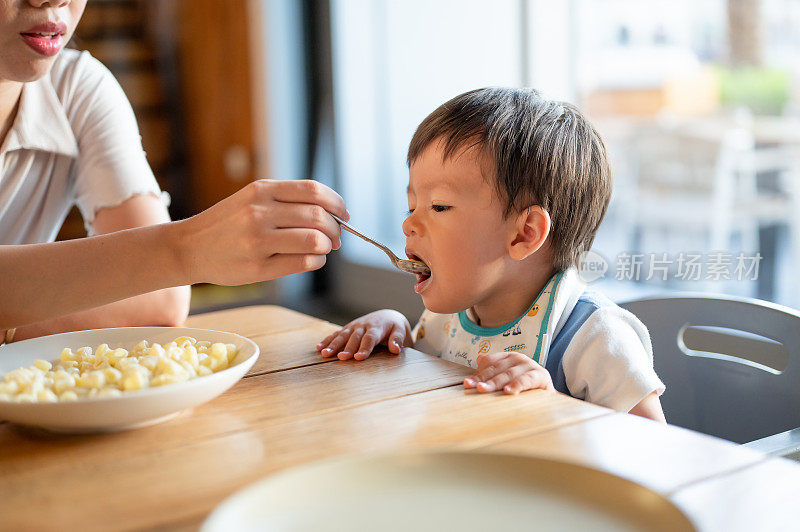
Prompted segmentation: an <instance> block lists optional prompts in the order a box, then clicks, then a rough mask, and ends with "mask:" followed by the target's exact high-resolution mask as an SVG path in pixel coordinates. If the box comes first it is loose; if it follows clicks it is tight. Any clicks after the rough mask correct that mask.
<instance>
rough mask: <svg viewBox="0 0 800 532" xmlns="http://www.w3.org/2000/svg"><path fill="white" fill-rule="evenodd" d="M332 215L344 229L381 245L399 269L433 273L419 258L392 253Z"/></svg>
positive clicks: (382, 247) (426, 273)
mask: <svg viewBox="0 0 800 532" xmlns="http://www.w3.org/2000/svg"><path fill="white" fill-rule="evenodd" d="M331 216H333V219H334V220H336V221H337V222H339V225H341V226H342V228H343V229H344V230H346V231H348V232H350V233H353V234H354V235H356V236H357V237H359V238H361V239H363V240H366V241H367V242H369V243H370V244H372V245H374V246H377V247H379V248H380V249H381V250H382V251H383V252H384V253H386V254H387V255H388V256H389V259H390V260H391V261H392V264H394V266H395V268H397V269H398V270H402V271H404V272H406V273H411V274H417V273H421V274H423V275H430V274H431V269H430V268H428V266H427V265H426V264H425V263H424V262H422V261H418V260H410V259H401V258H399V257H398V256H397V255H395V254H394V253H392V250H391V249H389V248H387V247H386V246H384V245H383V244H381V243H380V242H378V241H377V240H373V239H371V238H370V237H368V236H366V235H365V234H363V233H361V232H360V231H358V230H357V229H355V228H354V227H352V226H351V225H349V224H348V223H347V222H344V221H342V219H341V218H339V217H338V216H336V215H335V214H331Z"/></svg>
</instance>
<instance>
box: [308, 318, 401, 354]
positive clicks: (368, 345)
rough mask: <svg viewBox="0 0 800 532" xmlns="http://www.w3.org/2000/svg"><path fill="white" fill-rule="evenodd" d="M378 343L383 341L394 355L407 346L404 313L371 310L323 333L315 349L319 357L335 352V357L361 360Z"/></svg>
mask: <svg viewBox="0 0 800 532" xmlns="http://www.w3.org/2000/svg"><path fill="white" fill-rule="evenodd" d="M380 343H386V344H387V345H388V346H389V352H390V353H394V354H395V355H396V354H398V353H399V352H400V348H401V347H403V346H406V345H408V346H410V345H411V326H410V325H409V324H408V320H407V319H406V317H405V316H403V315H402V314H400V313H399V312H397V311H396V310H378V311H375V312H371V313H369V314H367V315H366V316H361V317H360V318H358V319H355V320H353V321H351V322H350V323H348V324H347V325H345V326H344V327H343V328H341V329H339V330H338V331H336V332H335V333H333V334H331V335H329V336H327V337H326V338H325V339H324V340H322V341H321V342H320V343H318V344H317V351H319V352H320V354H321V355H322V356H323V357H332V356H334V355H336V354H337V353H338V357H339V360H349V359H351V358H355V359H356V360H364V359H366V358H367V357H369V355H370V353H372V350H373V348H374V347H375V346H376V345H378V344H380Z"/></svg>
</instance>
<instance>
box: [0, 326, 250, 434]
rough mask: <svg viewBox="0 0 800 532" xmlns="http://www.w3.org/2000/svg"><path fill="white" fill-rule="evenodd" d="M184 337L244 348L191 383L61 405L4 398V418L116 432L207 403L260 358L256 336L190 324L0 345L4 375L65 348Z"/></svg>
mask: <svg viewBox="0 0 800 532" xmlns="http://www.w3.org/2000/svg"><path fill="white" fill-rule="evenodd" d="M179 336H191V337H192V338H196V339H197V340H198V341H200V340H208V341H213V342H222V343H226V344H234V345H235V346H236V347H237V348H238V350H239V352H238V354H237V355H236V358H235V359H234V360H233V361H232V362H231V366H230V367H229V368H227V369H224V370H222V371H219V372H217V373H213V374H211V375H207V376H205V377H198V378H196V379H192V380H190V381H186V382H181V383H176V384H169V385H165V386H158V387H154V388H145V389H142V390H136V391H130V392H123V393H122V395H121V396H119V397H107V398H92V399H80V400H78V401H74V402H63V403H62V402H58V403H13V402H7V401H0V419H2V420H6V421H11V422H13V423H19V424H21V425H28V426H33V427H41V428H44V429H48V430H52V431H56V432H111V431H117V430H123V429H131V428H136V427H141V426H145V425H150V424H153V423H158V422H160V421H164V420H166V419H169V418H171V417H173V416H176V415H177V414H178V413H179V412H180V411H182V410H185V409H187V408H192V407H195V406H197V405H199V404H202V403H205V402H206V401H209V400H211V399H213V398H214V397H216V396H218V395H220V394H221V393H222V392H224V391H225V390H227V389H228V388H230V387H231V386H233V385H234V384H236V382H237V381H238V380H239V379H241V378H242V376H244V374H245V373H246V372H247V370H249V369H250V368H251V367H252V366H253V363H254V362H255V361H256V359H257V358H258V353H259V350H258V345H256V343H255V342H253V341H252V340H249V339H248V338H245V337H243V336H239V335H238V334H233V333H229V332H223V331H211V330H207V329H192V328H188V327H118V328H113V329H94V330H90V331H76V332H69V333H62V334H54V335H51V336H44V337H41V338H34V339H31V340H24V341H21V342H16V343H11V344H8V345H5V346H3V347H0V376H2V375H5V374H6V373H8V372H9V371H11V370H13V369H16V368H18V367H20V366H25V367H28V366H30V365H31V364H33V361H34V360H36V359H44V360H50V361H53V360H56V359H58V356H59V354H60V353H61V350H62V349H64V348H65V347H69V348H71V349H72V350H73V351H74V350H76V349H78V348H80V347H84V346H90V347H91V348H92V349H95V348H97V346H98V345H100V344H104V343H105V344H108V345H109V347H111V348H112V349H113V348H117V347H123V348H125V349H128V350H130V349H132V348H133V347H134V346H135V345H136V344H138V343H139V342H140V341H142V340H147V341H148V342H150V343H153V342H158V343H161V344H165V343H167V342H170V341H172V340H174V339H175V338H177V337H179Z"/></svg>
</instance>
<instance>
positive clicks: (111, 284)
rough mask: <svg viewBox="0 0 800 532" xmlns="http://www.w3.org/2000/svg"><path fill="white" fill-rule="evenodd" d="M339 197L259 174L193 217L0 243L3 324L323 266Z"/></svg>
mask: <svg viewBox="0 0 800 532" xmlns="http://www.w3.org/2000/svg"><path fill="white" fill-rule="evenodd" d="M326 211H329V212H332V213H334V214H336V215H337V216H340V217H342V218H343V219H345V220H346V219H349V214H348V213H347V210H346V209H345V206H344V201H343V200H342V198H341V197H340V196H339V195H338V194H336V193H335V192H334V191H333V190H331V189H329V188H328V187H326V186H324V185H321V184H320V183H317V182H314V181H271V180H260V181H254V182H253V183H250V184H248V185H247V186H246V187H244V188H243V189H242V190H240V191H239V192H237V193H236V194H233V195H232V196H229V197H228V198H225V199H224V200H222V201H220V202H219V203H217V204H216V205H214V206H212V207H211V208H209V209H207V210H205V211H203V212H202V213H200V214H198V215H196V216H193V217H192V218H189V219H186V220H182V221H179V222H170V223H163V224H158V225H153V226H148V227H140V228H136V229H127V230H124V231H117V232H114V233H110V234H106V235H99V236H93V237H89V238H81V239H77V240H69V241H65V242H53V243H50V244H32V245H22V246H0V272H2V274H1V275H0V330H2V329H9V328H12V327H22V326H24V325H29V324H32V323H36V322H40V321H43V320H47V319H51V318H54V317H56V316H64V315H67V314H72V313H75V312H79V311H83V310H86V309H88V308H91V307H98V306H101V305H106V304H109V303H112V302H114V301H120V300H122V299H126V298H130V297H133V296H137V295H140V294H144V293H147V292H153V291H155V290H160V289H163V288H170V287H175V286H183V285H188V284H194V283H199V282H210V283H216V284H222V285H239V284H248V283H253V282H258V281H265V280H268V279H274V278H276V277H280V276H283V275H289V274H292V273H298V272H301V271H309V270H315V269H318V268H321V267H322V266H323V265H324V264H325V255H326V254H327V253H329V252H330V251H331V249H338V247H339V243H340V240H339V239H340V235H339V225H338V224H337V223H336V222H335V221H334V220H333V218H332V217H331V216H330V215H328V214H327V212H326Z"/></svg>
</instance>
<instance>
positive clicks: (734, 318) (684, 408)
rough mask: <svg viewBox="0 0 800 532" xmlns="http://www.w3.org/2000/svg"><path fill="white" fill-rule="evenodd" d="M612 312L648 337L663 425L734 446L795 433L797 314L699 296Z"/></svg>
mask: <svg viewBox="0 0 800 532" xmlns="http://www.w3.org/2000/svg"><path fill="white" fill-rule="evenodd" d="M620 305H621V306H622V307H623V308H626V309H627V310H629V311H631V312H632V313H633V314H635V315H636V316H637V317H638V318H639V319H640V320H642V322H644V324H645V325H646V326H647V328H648V329H649V331H650V337H651V339H652V342H653V359H654V364H655V369H656V372H657V373H658V375H659V377H660V378H661V379H662V380H663V381H664V384H665V385H666V387H667V389H666V392H665V393H664V395H663V396H662V397H661V403H662V405H663V407H664V413H665V415H666V418H667V422H668V423H670V424H674V425H678V426H681V427H686V428H689V429H692V430H696V431H698V432H703V433H705V434H710V435H713V436H717V437H720V438H724V439H726V440H730V441H733V442H736V443H747V442H751V441H753V440H757V439H760V438H764V437H766V436H770V435H773V434H777V433H780V432H784V431H787V430H790V429H794V428H797V427H800V312H798V311H795V310H793V309H790V308H787V307H782V306H780V305H775V304H772V303H768V302H765V301H759V300H755V299H748V298H737V297H728V296H709V295H704V294H678V295H669V296H663V297H653V298H646V299H639V300H634V301H627V302H624V303H621V304H620Z"/></svg>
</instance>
